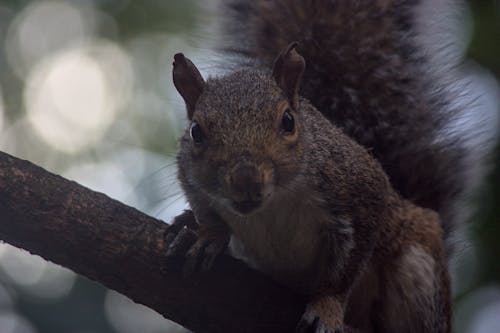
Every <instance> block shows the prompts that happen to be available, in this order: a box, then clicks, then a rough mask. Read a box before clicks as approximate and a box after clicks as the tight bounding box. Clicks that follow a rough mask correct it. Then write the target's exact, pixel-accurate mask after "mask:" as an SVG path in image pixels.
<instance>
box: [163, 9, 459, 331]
mask: <svg viewBox="0 0 500 333" xmlns="http://www.w3.org/2000/svg"><path fill="white" fill-rule="evenodd" d="M422 2H425V1H424V0H421V1H417V0H371V1H368V0H357V1H349V0H337V1H334V0H302V1H301V0H256V1H250V0H227V1H225V14H224V15H225V16H226V17H229V18H230V20H229V21H230V23H228V24H227V25H226V36H227V37H225V38H227V40H226V45H225V48H226V50H227V51H230V52H233V53H236V54H239V55H240V56H241V59H250V60H251V61H250V63H251V65H250V66H248V65H243V63H242V65H241V69H240V70H236V71H235V72H233V73H231V74H228V75H225V76H222V77H217V78H209V79H208V80H206V81H205V80H204V79H203V78H202V76H201V74H200V72H199V71H198V69H197V68H196V67H195V65H194V64H193V63H192V62H191V61H190V60H189V59H188V58H186V57H185V56H184V55H183V54H181V53H179V54H177V55H176V56H175V59H174V64H173V80H174V84H175V87H176V88H177V90H178V92H179V93H180V95H181V96H182V97H183V99H184V101H185V103H186V109H187V116H188V119H189V126H188V128H187V129H186V131H185V133H184V135H183V136H182V138H181V140H180V148H179V152H178V155H177V162H178V177H179V180H180V182H181V186H182V188H183V190H184V193H185V195H186V197H187V200H188V202H189V204H190V207H191V210H189V211H186V212H184V213H183V214H181V215H180V216H178V217H177V218H176V219H175V221H174V223H173V225H172V227H171V234H170V235H169V236H168V237H167V238H168V243H169V244H170V248H169V251H168V253H167V256H172V255H178V254H179V253H178V252H179V248H180V246H178V245H179V244H181V243H182V242H186V241H189V242H191V243H192V244H191V246H190V248H189V250H188V251H187V252H186V253H185V256H186V261H185V263H184V269H185V271H186V272H188V273H189V272H193V271H195V270H197V269H209V268H210V267H211V265H212V263H213V261H214V260H215V259H216V258H217V256H218V255H220V254H221V253H223V252H224V251H225V250H226V248H227V247H228V244H230V248H231V251H232V252H233V253H234V254H235V255H236V256H239V257H243V258H245V260H247V262H248V263H249V264H251V265H253V266H254V267H256V268H257V269H259V270H261V271H263V272H264V273H266V274H268V275H269V276H271V277H272V278H273V279H275V280H276V281H278V282H280V283H282V284H284V285H287V286H289V287H290V288H293V289H294V290H296V291H298V292H300V293H302V294H304V295H307V297H308V299H309V303H308V305H307V307H306V310H305V313H304V315H303V316H302V319H301V321H300V322H299V323H298V324H297V329H296V331H297V332H318V333H319V332H338V331H343V330H346V331H347V330H348V329H357V330H359V331H361V332H386V333H391V332H394V333H396V332H415V333H417V332H419V333H420V332H436V333H437V332H440V333H441V332H451V292H450V277H449V269H448V260H449V257H450V255H451V253H450V250H449V248H450V247H449V243H450V242H449V238H450V233H451V231H453V229H454V228H455V225H456V220H457V217H456V216H455V215H454V213H453V212H454V210H453V206H454V204H455V202H456V201H457V199H458V197H459V196H460V194H461V193H462V192H463V190H464V187H465V184H466V182H465V172H466V162H465V161H466V156H467V154H468V151H467V148H466V145H465V144H464V143H463V142H462V141H460V140H459V139H457V138H456V137H453V138H451V137H448V138H447V137H446V128H447V126H448V125H449V124H450V122H452V121H453V120H454V117H456V115H457V114H458V113H459V110H457V109H456V108H455V107H453V105H452V103H451V102H452V101H451V97H450V96H449V94H447V90H446V89H445V87H440V86H439V84H440V83H441V82H442V80H441V81H440V80H434V75H433V73H430V72H429V68H430V66H429V59H428V57H427V56H426V54H425V53H424V52H423V51H422V50H420V49H419V44H418V43H417V41H416V39H417V38H416V31H415V30H416V28H415V15H416V13H415V12H416V8H417V6H419V5H421V3H422ZM184 226H186V227H188V228H182V227H184ZM179 230H180V231H179ZM190 233H194V234H196V236H197V237H196V239H193V238H192V237H191V236H188V235H189V234H190ZM188 239H189V240H188ZM348 327H349V328H348Z"/></svg>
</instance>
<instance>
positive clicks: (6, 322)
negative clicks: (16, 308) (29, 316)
mask: <svg viewBox="0 0 500 333" xmlns="http://www.w3.org/2000/svg"><path fill="white" fill-rule="evenodd" d="M0 328H1V330H2V331H1V332H2V333H36V332H37V331H36V330H35V328H34V327H33V326H32V325H31V324H30V323H29V322H28V321H27V320H26V319H25V318H24V317H22V316H20V315H18V314H16V313H14V312H11V311H2V310H0Z"/></svg>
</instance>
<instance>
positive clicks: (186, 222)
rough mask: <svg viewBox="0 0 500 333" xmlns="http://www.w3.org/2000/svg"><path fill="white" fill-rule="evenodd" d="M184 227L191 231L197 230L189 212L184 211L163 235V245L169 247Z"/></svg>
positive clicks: (193, 218)
mask: <svg viewBox="0 0 500 333" xmlns="http://www.w3.org/2000/svg"><path fill="white" fill-rule="evenodd" d="M185 227H186V228H189V229H191V230H196V229H197V228H198V224H197V223H196V218H195V217H194V214H193V212H192V211H191V210H185V211H184V212H183V213H182V214H180V215H178V216H176V217H175V218H174V221H173V222H172V223H171V224H170V225H169V226H168V228H167V231H166V233H165V244H166V245H167V246H169V245H170V243H172V241H173V240H174V239H175V238H176V237H177V235H178V234H179V232H180V231H181V230H182V229H183V228H185Z"/></svg>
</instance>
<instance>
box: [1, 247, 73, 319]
mask: <svg viewBox="0 0 500 333" xmlns="http://www.w3.org/2000/svg"><path fill="white" fill-rule="evenodd" d="M0 247H1V248H2V251H1V252H0V269H1V270H2V271H3V272H4V274H5V275H6V276H7V278H8V279H9V280H10V281H11V282H12V283H14V284H15V285H17V286H18V287H20V288H21V289H22V290H23V291H24V292H26V293H29V294H30V295H32V296H34V297H37V298H39V299H40V300H50V299H57V298H61V297H63V296H65V295H67V294H68V293H69V292H70V291H71V288H72V287H73V284H74V281H75V273H73V272H72V271H70V270H68V269H66V268H63V267H60V266H58V265H55V264H53V263H50V262H47V261H46V260H44V259H42V258H41V257H39V256H34V255H31V254H30V253H28V252H26V251H24V250H20V249H17V248H15V247H13V246H10V245H8V244H0ZM0 328H1V326H0Z"/></svg>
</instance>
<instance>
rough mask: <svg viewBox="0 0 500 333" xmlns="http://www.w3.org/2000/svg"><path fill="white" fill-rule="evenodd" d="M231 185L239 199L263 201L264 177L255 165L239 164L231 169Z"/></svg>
mask: <svg viewBox="0 0 500 333" xmlns="http://www.w3.org/2000/svg"><path fill="white" fill-rule="evenodd" d="M229 187H230V189H231V192H232V194H233V196H234V197H235V198H234V199H235V200H237V201H261V200H262V188H263V185H262V179H261V175H260V172H259V170H258V169H257V167H256V166H253V165H248V164H247V165H239V166H236V167H235V168H233V169H232V170H231V173H230V175H229Z"/></svg>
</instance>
